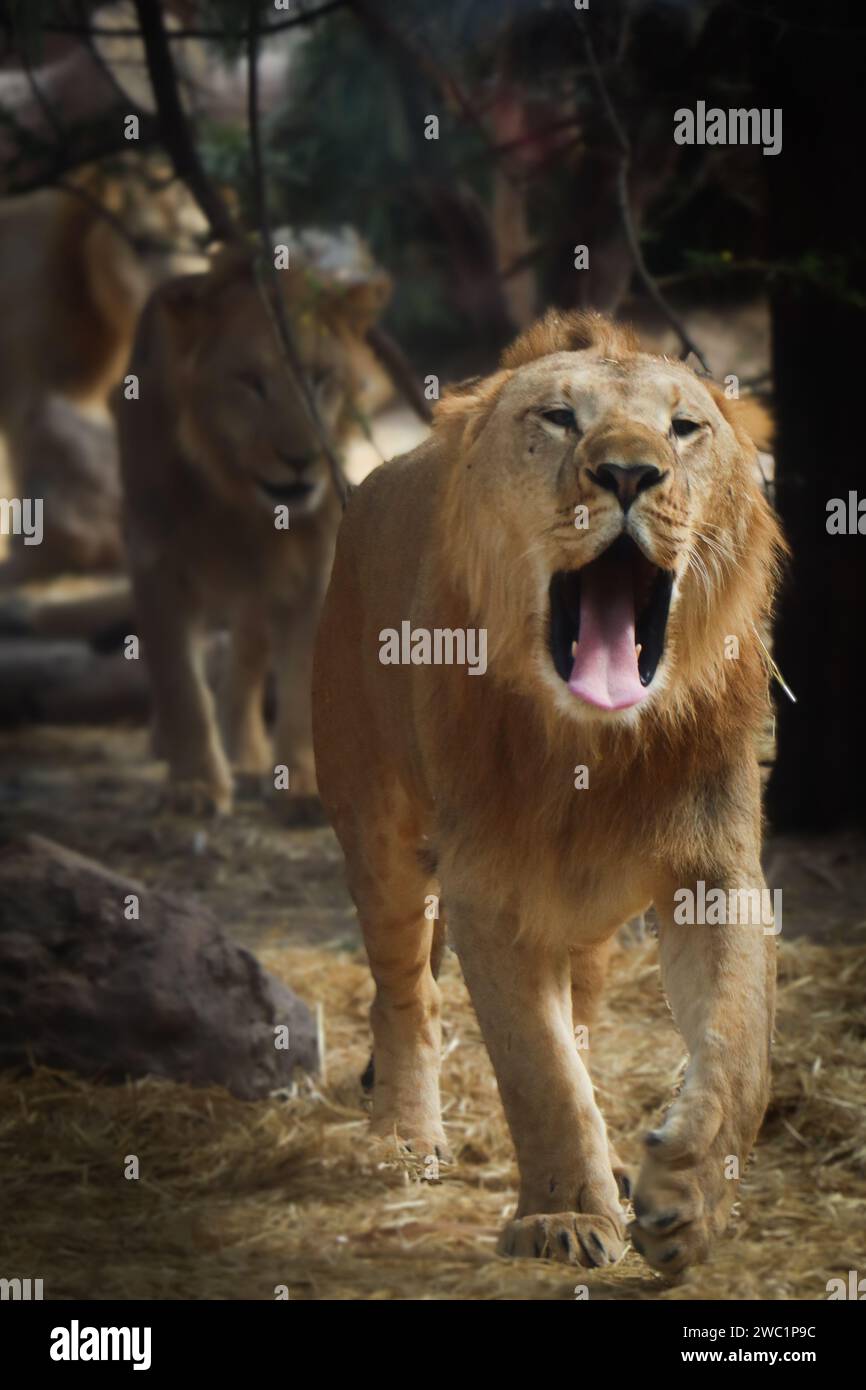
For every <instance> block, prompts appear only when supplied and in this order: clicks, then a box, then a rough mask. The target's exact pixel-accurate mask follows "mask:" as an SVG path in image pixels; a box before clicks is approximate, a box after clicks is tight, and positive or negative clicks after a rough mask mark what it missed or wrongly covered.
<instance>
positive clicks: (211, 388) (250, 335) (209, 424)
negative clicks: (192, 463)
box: [181, 284, 348, 517]
mask: <svg viewBox="0 0 866 1390" xmlns="http://www.w3.org/2000/svg"><path fill="white" fill-rule="evenodd" d="M290 322H291V323H292V331H293V334H294V339H295V345H296V348H297V351H298V356H299V358H300V360H301V363H302V366H303V371H304V377H305V380H306V384H307V389H308V390H309V392H310V394H311V395H312V397H313V399H314V401H315V403H316V407H317V410H318V413H319V417H320V419H321V420H322V423H323V424H324V426H325V428H326V429H327V431H328V433H329V434H330V435H331V436H332V437H333V434H334V433H335V430H336V425H337V421H338V417H339V416H340V414H341V412H342V410H343V409H344V406H345V401H346V394H347V380H348V372H347V366H346V361H345V355H344V349H343V348H342V346H341V344H340V342H339V341H338V339H337V338H336V337H335V336H334V335H333V334H331V333H330V332H328V331H327V330H326V329H325V328H324V327H322V326H321V325H318V324H314V323H313V322H312V319H311V318H308V319H306V320H305V319H303V318H300V319H298V318H294V319H293V318H292V316H291V314H290ZM185 401H186V405H187V408H186V410H185V412H184V417H183V420H182V423H181V431H182V437H184V438H185V440H186V442H187V444H188V447H189V452H190V454H191V455H193V456H195V457H196V458H197V460H198V461H199V462H200V463H203V464H204V465H205V467H206V468H207V471H208V474H209V478H210V481H211V483H212V484H213V485H214V486H215V487H216V488H217V489H218V490H219V491H220V493H221V494H222V495H223V496H224V497H226V498H227V499H228V500H230V501H231V502H232V503H233V504H234V505H235V506H237V507H239V508H245V509H248V508H249V507H255V508H256V509H258V510H261V511H268V512H270V513H271V514H273V511H274V507H275V506H278V505H280V504H283V505H286V506H288V507H289V508H290V510H291V515H292V517H295V516H297V515H301V516H303V515H309V514H310V513H312V512H314V511H315V510H316V509H317V507H318V506H319V505H320V503H321V502H322V500H323V498H324V496H325V494H326V491H327V489H328V486H329V478H328V465H327V461H326V459H325V456H324V453H323V449H322V443H321V440H320V437H319V435H318V433H317V432H316V429H315V426H314V425H313V423H312V421H311V420H310V418H309V415H308V413H307V410H306V408H305V405H304V401H303V398H302V395H301V392H300V390H299V388H298V385H297V383H296V381H295V378H294V375H293V372H292V370H291V368H290V366H289V364H288V363H287V361H286V359H285V356H284V354H283V350H282V347H281V345H280V342H279V339H278V337H277V334H276V333H275V331H274V329H273V327H272V325H271V324H270V322H269V319H268V315H267V311H266V309H265V307H264V306H263V304H262V301H261V298H260V296H259V294H258V292H257V290H256V289H255V288H254V287H250V286H249V285H248V284H244V285H235V286H232V287H229V288H227V289H224V290H223V291H222V292H221V294H220V296H219V313H218V315H216V314H214V315H213V317H212V319H211V321H210V322H208V321H205V328H204V330H203V331H202V333H201V334H200V337H199V341H198V343H197V347H196V351H195V354H194V358H193V361H192V363H191V365H190V368H189V376H188V378H187V384H186V391H185Z"/></svg>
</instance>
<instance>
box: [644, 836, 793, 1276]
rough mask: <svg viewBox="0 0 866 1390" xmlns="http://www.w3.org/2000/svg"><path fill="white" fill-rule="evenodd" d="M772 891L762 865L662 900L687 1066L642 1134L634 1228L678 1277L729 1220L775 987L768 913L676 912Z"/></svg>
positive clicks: (761, 1086)
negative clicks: (738, 893) (669, 1101)
mask: <svg viewBox="0 0 866 1390" xmlns="http://www.w3.org/2000/svg"><path fill="white" fill-rule="evenodd" d="M763 887H764V881H763V877H762V875H761V870H760V867H759V866H758V864H757V862H756V863H755V865H754V867H753V868H752V869H751V870H749V869H746V870H740V871H735V872H731V873H729V874H725V875H717V876H716V877H715V878H709V879H708V880H706V881H705V880H700V881H699V882H698V881H697V880H696V881H694V882H691V883H690V884H689V885H687V890H688V892H689V893H690V894H693V897H692V898H685V897H684V895H683V894H682V893H681V892H679V893H678V896H677V898H676V899H675V898H674V893H677V891H678V890H677V889H676V888H674V887H673V886H672V885H671V884H668V885H667V886H666V887H665V889H664V891H663V892H661V893H660V895H659V896H658V898H657V900H656V908H657V910H658V914H659V919H660V923H661V929H660V955H661V967H662V977H663V980H664V984H665V989H666V991H667V994H668V998H669V1000H670V1004H671V1008H672V1009H673V1013H674V1017H675V1019H676V1021H677V1024H678V1026H679V1028H680V1031H681V1032H682V1034H683V1037H684V1039H685V1041H686V1044H687V1046H688V1050H689V1064H688V1068H687V1070H686V1074H685V1079H684V1082H683V1086H682V1090H681V1092H680V1094H679V1096H678V1097H677V1099H676V1100H675V1101H674V1103H673V1105H672V1106H671V1108H670V1110H669V1111H668V1114H667V1117H666V1119H665V1122H664V1124H663V1125H662V1126H661V1128H660V1129H659V1130H657V1131H654V1132H653V1133H652V1134H650V1135H648V1136H647V1139H646V1141H645V1142H646V1157H645V1159H644V1162H643V1166H642V1168H641V1172H640V1176H639V1179H638V1184H637V1191H636V1194H635V1213H636V1217H637V1220H636V1223H635V1226H634V1227H633V1231H632V1234H633V1239H634V1243H635V1245H636V1247H637V1248H638V1249H639V1250H640V1251H641V1253H643V1254H644V1255H645V1256H646V1258H647V1259H648V1260H649V1262H650V1263H651V1264H652V1265H654V1266H655V1267H656V1268H658V1269H660V1270H663V1271H665V1272H669V1273H675V1272H677V1271H678V1270H680V1269H682V1268H684V1267H685V1266H686V1265H688V1264H691V1263H693V1262H695V1261H697V1260H701V1259H703V1258H704V1257H705V1255H706V1253H707V1250H708V1248H709V1245H710V1242H711V1241H712V1239H713V1237H714V1236H716V1235H718V1234H720V1232H721V1231H722V1230H723V1229H724V1227H725V1224H726V1222H727V1218H728V1214H729V1211H730V1208H731V1205H732V1203H733V1201H734V1197H735V1195H736V1191H737V1186H738V1180H739V1178H740V1176H741V1173H742V1170H743V1168H744V1166H745V1164H746V1162H747V1160H748V1157H749V1153H750V1151H751V1148H752V1145H753V1144H754V1141H755V1138H756V1136H757V1133H758V1129H759V1127H760V1124H761V1120H762V1119H763V1115H764V1111H765V1109H766V1106H767V1100H768V1096H769V1086H770V1040H771V1033H772V1027H773V1010H774V993H775V942H774V938H773V932H774V927H773V924H772V921H771V920H768V921H761V920H760V919H759V920H757V921H754V920H751V921H746V922H743V923H741V922H739V921H737V922H733V921H731V920H730V915H729V917H728V920H727V922H726V923H718V924H709V923H706V922H702V921H700V920H696V921H691V922H690V921H686V920H677V919H678V917H679V918H684V917H687V916H690V915H691V916H695V915H697V916H698V917H699V918H700V917H701V916H705V915H707V914H706V913H701V912H699V913H697V914H694V913H691V914H690V913H688V912H687V911H686V910H684V905H685V903H688V902H690V901H698V902H701V901H703V902H704V903H705V902H706V901H708V900H709V901H710V902H712V901H713V899H712V898H709V894H710V893H711V892H713V891H719V890H720V894H719V897H718V898H717V899H716V900H715V901H716V902H721V901H724V902H725V903H726V904H727V903H730V902H732V901H733V900H734V899H733V893H734V892H735V890H738V889H743V890H746V891H748V892H751V891H753V890H761V889H763ZM750 915H753V914H750Z"/></svg>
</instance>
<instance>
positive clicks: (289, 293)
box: [114, 248, 389, 813]
mask: <svg viewBox="0 0 866 1390" xmlns="http://www.w3.org/2000/svg"><path fill="white" fill-rule="evenodd" d="M279 285H280V294H281V295H282V299H283V303H284V305H285V309H286V313H287V319H288V323H289V325H290V326H291V333H292V336H293V338H294V341H295V350H296V352H297V355H298V359H299V362H300V365H301V367H302V370H303V375H304V379H305V382H306V386H307V391H308V392H309V394H310V396H311V397H312V400H313V401H314V403H315V411H316V413H317V415H318V418H319V422H320V424H321V425H322V426H323V427H324V429H325V431H326V432H327V433H328V434H330V436H331V438H332V439H334V440H336V441H338V442H339V441H341V440H343V439H344V438H345V436H346V434H347V431H348V429H349V427H350V425H351V424H352V421H353V402H354V392H355V380H354V375H353V370H354V364H355V362H356V361H357V359H356V357H355V356H354V355H353V354H354V348H355V345H356V343H357V342H358V340H360V339H363V337H364V334H365V333H366V332H367V330H368V328H369V327H370V326H371V325H372V323H373V322H374V321H375V319H376V318H377V317H378V316H379V314H380V312H381V310H382V308H383V307H384V304H385V301H386V299H387V296H388V292H389V282H388V280H387V277H386V276H385V275H384V273H383V272H381V271H378V270H376V271H375V273H374V272H371V273H370V274H368V275H366V276H364V277H362V278H359V279H357V280H348V281H346V282H344V281H342V280H341V279H340V278H339V277H334V276H330V277H328V276H319V275H317V274H315V273H314V272H313V271H312V270H311V269H310V268H309V267H308V266H304V265H303V264H299V265H297V266H296V265H294V262H293V268H292V269H291V270H284V271H280V272H279ZM272 307H273V306H271V305H270V304H269V303H268V300H267V298H266V297H265V295H264V293H263V290H262V288H261V286H260V284H259V279H258V272H257V269H256V265H255V257H254V255H253V253H252V252H249V253H248V251H247V249H246V248H241V249H239V250H237V249H234V250H229V251H226V252H224V253H223V254H221V255H220V256H219V257H218V258H217V260H216V262H215V264H214V266H213V267H212V269H211V270H210V271H209V272H208V273H207V274H206V275H192V276H182V277H180V278H179V279H176V280H172V281H169V282H168V283H167V284H166V285H164V286H162V287H161V288H160V289H159V290H157V291H156V292H155V294H154V295H153V296H152V298H151V299H150V301H149V303H148V305H147V307H146V308H145V311H144V313H143V315H142V318H141V323H140V325H139V329H138V333H137V335H136V341H135V346H134V349H133V353H132V357H131V360H130V363H129V366H128V373H129V374H132V375H133V376H134V377H135V378H137V382H138V398H137V399H134V398H128V397H129V393H128V392H127V391H125V390H122V389H119V390H118V391H117V393H116V395H115V398H114V409H115V417H116V420H117V425H118V431H119V441H120V456H121V476H122V483H123V494H124V499H123V510H124V526H125V533H126V541H127V554H128V563H129V570H130V574H131V577H132V582H133V591H134V597H135V603H136V611H137V617H138V627H139V634H140V636H141V638H142V639H143V652H144V656H145V659H146V661H147V665H148V669H149V674H150V679H151V688H152V696H153V702H154V714H155V746H156V751H157V752H158V753H159V754H160V755H161V756H162V757H163V758H165V759H166V760H167V762H168V765H169V793H168V800H169V802H170V804H172V805H174V806H175V807H176V808H177V809H179V810H190V811H193V812H196V813H200V812H210V811H216V812H220V813H226V812H228V811H230V809H231V806H232V796H233V787H234V775H233V769H232V765H233V768H234V773H235V774H237V775H238V776H239V778H240V779H241V780H242V781H249V780H250V779H253V780H257V779H260V778H261V776H262V774H264V773H266V772H269V773H270V775H271V778H272V779H274V782H275V785H278V786H279V787H280V789H282V783H280V782H278V774H277V773H276V769H281V770H282V769H285V772H282V771H281V772H280V774H279V776H282V777H283V778H286V777H287V778H288V788H289V789H290V790H292V791H295V792H298V793H301V794H313V793H314V792H315V772H314V767H313V754H312V746H311V733H310V679H311V664H312V642H313V635H314V631H315V624H316V620H317V617H318V612H319V608H320V604H321V600H322V598H323V596H324V591H325V585H326V582H327V576H328V573H329V570H330V565H331V558H332V553H333V545H334V536H335V532H336V528H337V523H338V520H339V516H340V512H341V501H340V498H339V496H338V492H337V489H336V488H335V487H334V486H333V483H332V479H331V475H330V470H329V465H328V462H327V459H326V455H325V452H324V448H323V442H322V436H321V434H320V433H318V432H317V428H316V426H315V424H314V422H313V420H312V419H311V417H310V414H308V409H307V402H306V401H305V399H304V395H303V392H302V390H301V386H300V384H299V383H298V382H297V380H296V379H295V377H294V375H293V369H292V367H291V366H290V363H289V360H288V358H287V356H286V354H285V350H284V348H283V346H282V344H281V341H280V339H279V336H278V334H277V332H276V330H275V326H274V320H273V318H272ZM223 622H225V623H227V625H228V628H229V631H230V639H231V640H230V649H231V650H230V661H229V671H228V675H227V677H226V689H225V692H224V697H225V698H224V708H223V725H224V735H225V738H224V739H223V737H222V736H221V732H220V729H219V727H218V722H217V717H216V710H215V706H214V701H213V698H212V696H211V693H210V690H209V687H208V685H207V682H206V679H205V676H204V673H203V668H202V640H203V637H204V636H205V635H206V630H207V628H208V627H209V626H210V625H213V624H215V623H223ZM139 634H136V635H139ZM271 668H273V669H274V671H275V676H276V686H277V715H276V726H275V734H274V742H273V746H272V743H271V739H270V737H269V736H268V733H267V729H266V726H265V721H264V713H263V704H264V700H263V696H264V689H265V682H266V679H267V677H268V674H269V671H270V670H271Z"/></svg>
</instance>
